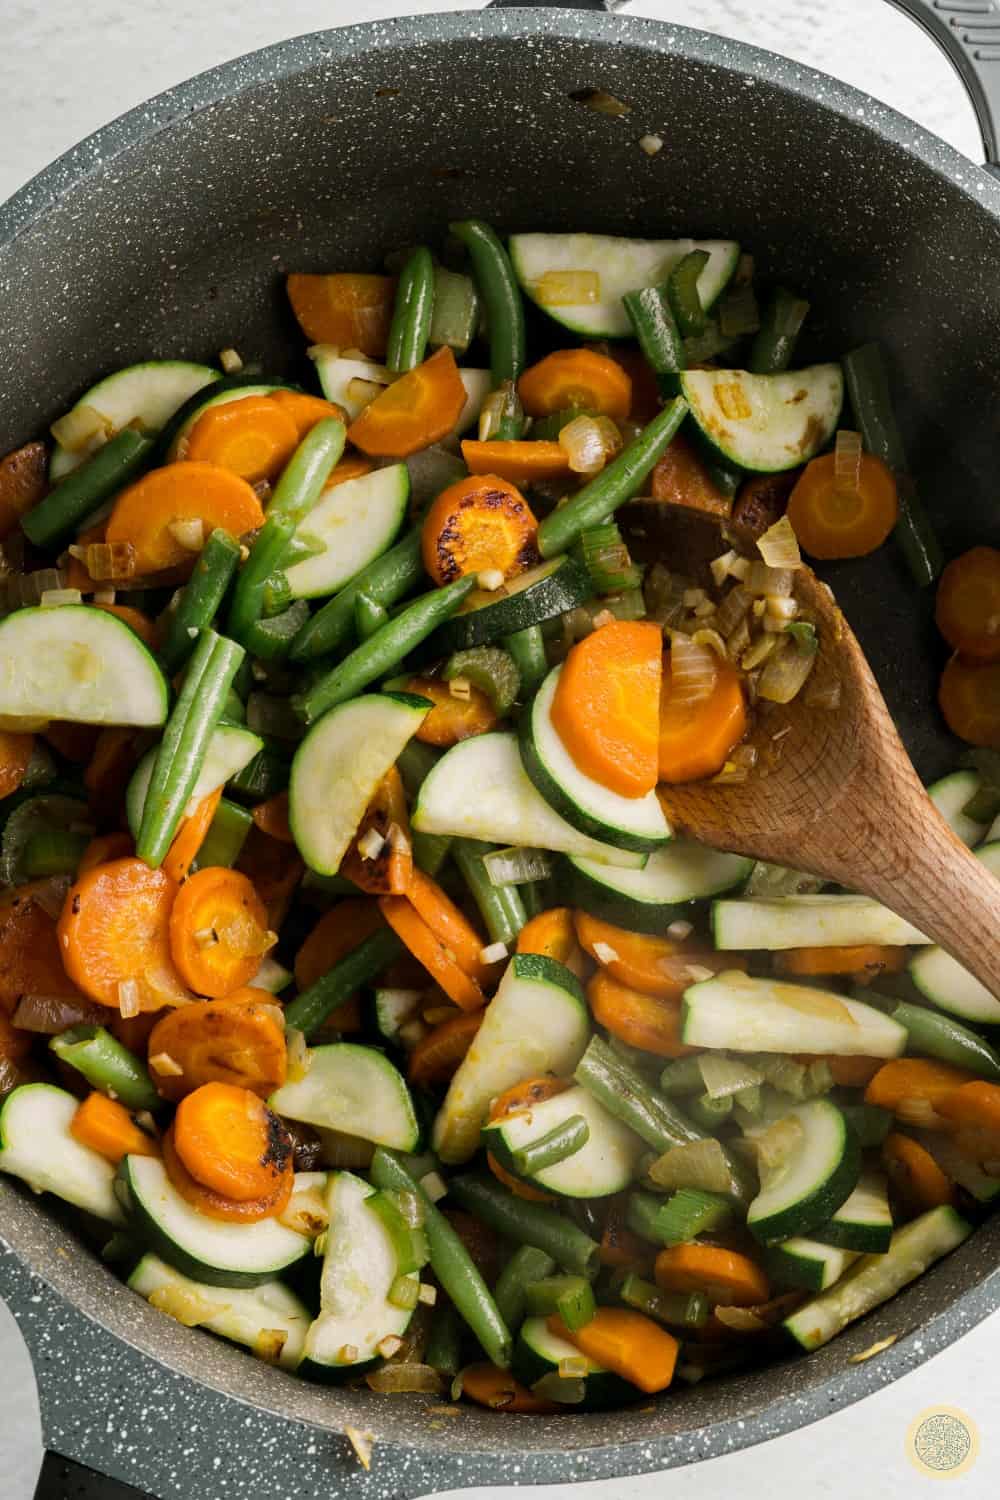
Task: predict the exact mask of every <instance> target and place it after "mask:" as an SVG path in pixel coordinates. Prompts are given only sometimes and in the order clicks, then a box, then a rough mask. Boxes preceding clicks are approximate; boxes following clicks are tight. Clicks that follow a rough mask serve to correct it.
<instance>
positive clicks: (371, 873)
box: [340, 766, 413, 896]
mask: <svg viewBox="0 0 1000 1500" xmlns="http://www.w3.org/2000/svg"><path fill="white" fill-rule="evenodd" d="M372 831H374V832H375V833H377V834H378V836H379V838H380V839H381V840H382V845H381V847H380V849H379V850H378V852H377V853H376V854H372V853H371V852H370V850H369V851H367V852H366V847H365V840H366V839H367V838H368V837H369V835H370V834H371V833H372ZM340 873H341V875H345V876H346V877H347V879H348V880H353V882H354V884H355V885H356V886H358V888H359V889H360V890H362V891H367V892H368V893H369V894H370V895H372V896H405V895H406V894H407V892H408V891H409V888H410V881H411V879H412V877H413V847H412V845H411V843H410V819H409V814H408V813H407V810H406V793H405V791H404V790H403V781H402V777H401V776H400V774H399V772H398V771H397V770H396V767H395V766H390V768H389V770H388V771H387V772H386V773H385V775H384V776H383V777H382V780H381V781H380V782H379V785H378V787H377V788H376V791H375V795H374V797H373V798H372V800H371V801H370V802H369V804H368V806H367V808H366V809H365V815H364V817H363V818H362V819H361V822H360V824H359V825H358V831H357V833H356V834H355V835H354V838H353V839H352V840H351V842H350V845H349V846H348V849H347V853H346V854H345V855H344V857H343V859H342V860H341V861H340Z"/></svg>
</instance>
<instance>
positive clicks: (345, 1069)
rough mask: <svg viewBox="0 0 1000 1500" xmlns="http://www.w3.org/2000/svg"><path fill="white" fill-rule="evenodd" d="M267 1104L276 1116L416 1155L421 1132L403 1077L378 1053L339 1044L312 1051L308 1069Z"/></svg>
mask: <svg viewBox="0 0 1000 1500" xmlns="http://www.w3.org/2000/svg"><path fill="white" fill-rule="evenodd" d="M268 1103H269V1104H270V1106H271V1108H272V1109H273V1110H274V1112H275V1114H278V1115H281V1116H283V1117H284V1116H287V1117H288V1119H290V1120H304V1121H305V1122H306V1124H308V1125H320V1126H322V1127H323V1128H324V1129H326V1130H339V1131H341V1132H342V1133H343V1134H344V1135H353V1136H358V1137H359V1138H360V1139H361V1140H365V1141H374V1142H375V1144H376V1145H378V1146H389V1147H390V1148H391V1149H392V1150H394V1151H415V1150H416V1148H417V1143H418V1141H419V1139H420V1126H419V1124H418V1122H417V1116H416V1113H415V1112H414V1108H413V1100H412V1098H411V1097H410V1091H409V1089H408V1088H407V1086H406V1082H405V1080H404V1079H403V1076H402V1074H401V1073H400V1072H399V1070H398V1069H397V1068H394V1067H393V1065H392V1063H391V1062H390V1061H389V1059H388V1058H387V1057H384V1056H383V1055H382V1053H381V1052H377V1051H376V1050H375V1048H374V1047H360V1046H358V1045H357V1044H356V1043H355V1042H334V1043H333V1044H331V1045H330V1046H328V1047H312V1048H310V1049H309V1066H308V1068H307V1070H306V1072H305V1073H304V1074H303V1076H302V1077H301V1078H299V1079H298V1080H297V1081H296V1082H295V1083H286V1084H283V1085H282V1087H281V1088H280V1089H278V1090H277V1091H276V1092H275V1093H274V1094H272V1095H271V1098H270V1099H269V1101H268Z"/></svg>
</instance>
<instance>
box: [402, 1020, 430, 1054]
mask: <svg viewBox="0 0 1000 1500" xmlns="http://www.w3.org/2000/svg"><path fill="white" fill-rule="evenodd" d="M426 1035H427V1027H426V1026H425V1025H424V1023H423V1021H419V1020H417V1019H416V1018H414V1019H413V1020H412V1021H406V1022H405V1023H404V1024H403V1025H402V1026H401V1027H400V1028H399V1040H400V1041H401V1042H402V1044H403V1046H404V1047H407V1048H413V1047H415V1046H416V1045H417V1043H418V1042H422V1041H423V1039H424V1037H425V1036H426Z"/></svg>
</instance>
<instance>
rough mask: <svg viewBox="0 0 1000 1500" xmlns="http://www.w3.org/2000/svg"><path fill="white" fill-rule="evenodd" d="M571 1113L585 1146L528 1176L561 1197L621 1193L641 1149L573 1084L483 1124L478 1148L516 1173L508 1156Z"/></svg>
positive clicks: (624, 1128) (640, 1144) (636, 1139)
mask: <svg viewBox="0 0 1000 1500" xmlns="http://www.w3.org/2000/svg"><path fill="white" fill-rule="evenodd" d="M573 1115H580V1116H581V1117H582V1118H583V1119H584V1120H585V1121H586V1122H587V1128H588V1130H589V1132H590V1134H589V1136H588V1138H587V1141H586V1143H585V1144H584V1145H583V1146H581V1147H580V1149H579V1151H576V1152H574V1153H573V1155H572V1156H567V1157H566V1158H565V1159H564V1160H563V1161H560V1162H557V1163H556V1164H555V1166H552V1167H546V1168H544V1170H542V1171H541V1172H536V1173H534V1174H533V1175H532V1179H531V1180H532V1182H537V1183H538V1185H539V1187H542V1188H545V1189H546V1191H547V1192H552V1193H560V1194H562V1195H563V1197H566V1198H607V1197H609V1196H610V1195H611V1194H612V1193H620V1192H623V1191H624V1189H625V1188H627V1187H628V1185H629V1183H630V1182H631V1181H632V1179H633V1177H634V1176H635V1172H636V1165H637V1163H638V1160H639V1157H640V1156H641V1155H642V1153H643V1152H644V1151H645V1150H646V1146H645V1144H644V1142H642V1141H641V1140H640V1139H639V1137H638V1136H637V1135H634V1134H633V1133H632V1131H631V1130H629V1129H628V1128H627V1126H625V1125H623V1124H622V1123H621V1121H620V1120H616V1119H615V1117H614V1116H613V1115H610V1114H609V1113H608V1111H607V1110H606V1109H605V1108H604V1106H603V1105H602V1104H599V1103H598V1102H597V1100H596V1099H594V1098H593V1097H592V1095H590V1094H588V1093H587V1090H586V1089H583V1088H580V1087H579V1085H578V1086H577V1087H575V1088H571V1089H566V1090H565V1091H564V1092H563V1093H561V1094H556V1095H555V1096H554V1097H553V1098H551V1099H546V1100H545V1101H544V1103H542V1104H536V1105H533V1106H532V1108H531V1109H530V1110H522V1111H521V1112H520V1113H518V1114H513V1115H508V1116H507V1117H506V1119H503V1120H497V1121H496V1123H495V1124H492V1125H486V1126H485V1127H484V1128H483V1145H484V1146H486V1147H487V1149H488V1150H490V1151H492V1152H493V1153H494V1155H495V1156H496V1158H497V1160H498V1161H499V1162H500V1165H501V1166H504V1167H506V1168H507V1169H508V1170H509V1171H511V1172H514V1173H515V1174H516V1173H517V1171H518V1167H517V1163H516V1162H515V1161H514V1159H513V1153H514V1152H515V1151H519V1150H520V1149H521V1148H522V1147H524V1146H527V1145H530V1144H531V1143H532V1142H533V1141H537V1140H539V1139H540V1138H541V1137H542V1136H543V1135H547V1134H548V1133H549V1131H550V1130H554V1129H555V1127H556V1126H557V1125H563V1124H565V1122H566V1121H567V1120H569V1119H570V1118H571V1117H572V1116H573Z"/></svg>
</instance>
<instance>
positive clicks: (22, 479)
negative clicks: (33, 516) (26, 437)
mask: <svg viewBox="0 0 1000 1500" xmlns="http://www.w3.org/2000/svg"><path fill="white" fill-rule="evenodd" d="M48 457H49V456H48V453H47V451H46V448H45V444H44V443H25V445H24V447H23V448H15V449H14V452H13V453H8V454H6V455H5V457H4V458H2V459H0V541H3V539H4V537H5V536H6V535H7V533H8V532H9V531H13V529H14V527H15V526H16V525H17V523H18V522H19V521H20V519H21V517H22V516H23V515H25V514H27V512H28V511H29V510H30V509H31V507H32V506H33V505H37V504H38V502H39V500H41V499H42V497H43V496H44V494H45V491H46V490H47V489H48V482H47V474H48Z"/></svg>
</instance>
